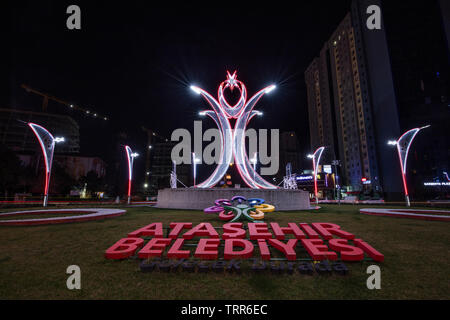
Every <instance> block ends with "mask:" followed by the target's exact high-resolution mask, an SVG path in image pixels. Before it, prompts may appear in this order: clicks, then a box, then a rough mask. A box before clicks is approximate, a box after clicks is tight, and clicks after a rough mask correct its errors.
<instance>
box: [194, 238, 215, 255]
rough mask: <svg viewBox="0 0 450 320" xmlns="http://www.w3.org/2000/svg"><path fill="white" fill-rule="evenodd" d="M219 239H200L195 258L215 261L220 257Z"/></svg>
mask: <svg viewBox="0 0 450 320" xmlns="http://www.w3.org/2000/svg"><path fill="white" fill-rule="evenodd" d="M219 244H220V240H219V239H204V238H203V239H200V240H199V242H198V245H197V250H195V254H194V256H195V257H196V258H200V259H207V260H214V259H217V256H218V255H219V251H218V249H217V248H218V247H219Z"/></svg>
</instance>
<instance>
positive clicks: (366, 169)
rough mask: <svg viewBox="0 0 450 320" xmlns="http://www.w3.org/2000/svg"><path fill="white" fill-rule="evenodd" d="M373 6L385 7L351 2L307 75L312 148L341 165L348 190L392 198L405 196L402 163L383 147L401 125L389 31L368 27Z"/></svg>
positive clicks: (367, 2)
mask: <svg viewBox="0 0 450 320" xmlns="http://www.w3.org/2000/svg"><path fill="white" fill-rule="evenodd" d="M369 5H379V6H381V5H380V1H366V0H355V1H353V3H352V6H351V10H350V12H349V13H348V14H347V15H346V16H345V18H344V19H343V20H342V22H341V23H340V24H339V26H338V27H337V29H336V30H335V31H334V32H333V34H332V35H331V37H330V38H329V39H328V41H326V42H325V44H324V46H323V48H322V50H321V51H320V56H319V57H317V58H315V59H314V60H313V62H312V63H311V64H310V66H309V67H308V68H307V70H306V72H305V81H306V85H307V93H308V111H309V122H310V135H311V147H312V149H314V148H317V147H319V146H325V148H326V149H325V150H327V151H326V153H324V161H326V162H328V161H330V160H332V158H335V159H336V158H337V159H339V160H340V161H341V168H340V178H341V181H342V182H343V185H344V186H346V187H347V190H349V191H365V192H374V193H378V194H381V193H383V194H384V195H385V196H389V195H391V196H392V195H394V194H399V193H400V192H401V180H400V181H397V179H395V178H393V177H396V175H397V174H398V172H399V171H398V170H399V168H398V167H399V164H398V160H396V158H395V156H396V155H395V154H394V153H392V152H385V145H386V141H387V140H388V139H390V137H398V136H399V134H400V129H399V120H398V115H397V106H396V100H395V92H394V86H393V82H392V75H391V71H390V70H391V68H390V59H389V51H388V47H387V42H386V36H385V31H384V28H381V29H379V30H378V29H373V30H372V29H368V28H367V27H366V20H367V17H368V15H367V13H366V9H367V7H368V6H369Z"/></svg>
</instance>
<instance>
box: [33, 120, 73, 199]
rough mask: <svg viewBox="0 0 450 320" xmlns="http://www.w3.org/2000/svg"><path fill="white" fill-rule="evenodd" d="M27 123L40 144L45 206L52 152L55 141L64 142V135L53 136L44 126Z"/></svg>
mask: <svg viewBox="0 0 450 320" xmlns="http://www.w3.org/2000/svg"><path fill="white" fill-rule="evenodd" d="M27 125H28V126H29V127H30V128H31V130H33V133H34V134H35V136H36V138H37V139H38V141H39V145H40V146H41V150H42V154H43V155H44V163H45V187H44V201H43V204H42V205H43V206H44V207H46V206H47V205H48V189H49V186H50V176H51V172H52V163H53V152H54V151H55V143H59V142H64V141H65V139H64V137H56V138H55V137H53V135H52V134H51V133H50V132H48V130H47V129H45V128H44V127H42V126H40V125H38V124H35V123H32V122H29V123H27Z"/></svg>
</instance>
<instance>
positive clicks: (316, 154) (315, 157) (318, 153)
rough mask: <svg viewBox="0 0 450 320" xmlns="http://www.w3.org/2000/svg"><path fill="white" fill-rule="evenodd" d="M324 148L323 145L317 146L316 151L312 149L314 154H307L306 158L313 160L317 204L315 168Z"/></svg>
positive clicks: (315, 192) (315, 191)
mask: <svg viewBox="0 0 450 320" xmlns="http://www.w3.org/2000/svg"><path fill="white" fill-rule="evenodd" d="M324 149H325V147H320V148H317V150H316V151H314V154H308V158H310V159H312V161H313V170H314V195H315V197H316V204H319V198H318V196H317V193H318V190H317V169H318V167H319V162H320V157H321V156H322V152H323V150H324Z"/></svg>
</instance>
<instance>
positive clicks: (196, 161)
mask: <svg viewBox="0 0 450 320" xmlns="http://www.w3.org/2000/svg"><path fill="white" fill-rule="evenodd" d="M199 162H200V159H199V158H196V157H195V152H192V164H193V165H194V188H195V176H196V175H197V170H196V167H197V163H199Z"/></svg>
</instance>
